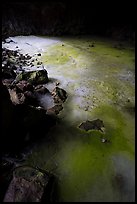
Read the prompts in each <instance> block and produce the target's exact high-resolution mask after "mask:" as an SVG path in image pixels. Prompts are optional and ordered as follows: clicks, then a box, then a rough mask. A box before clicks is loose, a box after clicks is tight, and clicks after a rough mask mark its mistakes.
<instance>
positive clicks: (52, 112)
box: [47, 105, 63, 115]
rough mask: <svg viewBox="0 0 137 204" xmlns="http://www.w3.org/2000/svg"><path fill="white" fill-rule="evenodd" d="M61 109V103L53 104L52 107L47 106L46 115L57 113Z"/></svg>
mask: <svg viewBox="0 0 137 204" xmlns="http://www.w3.org/2000/svg"><path fill="white" fill-rule="evenodd" d="M62 109H63V106H62V105H55V106H54V107H52V108H49V109H48V110H47V114H48V115H58V114H59V112H60V111H61V110H62Z"/></svg>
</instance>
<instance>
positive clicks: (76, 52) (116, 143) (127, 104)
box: [27, 38, 135, 201]
mask: <svg viewBox="0 0 137 204" xmlns="http://www.w3.org/2000/svg"><path fill="white" fill-rule="evenodd" d="M60 41H61V42H59V43H58V44H56V45H52V46H50V47H48V48H47V49H46V50H45V52H44V53H43V54H42V57H41V60H42V61H43V63H44V65H45V67H46V69H47V71H48V73H49V77H51V78H55V79H57V80H58V81H60V86H63V87H62V88H63V89H65V90H66V91H67V93H68V100H67V101H66V102H65V103H64V108H63V110H62V112H61V113H60V114H59V116H58V117H59V124H57V126H56V127H55V128H54V129H52V130H51V131H50V132H49V134H48V137H49V138H50V141H51V142H47V141H46V139H45V142H43V143H42V144H39V145H37V147H36V148H35V149H34V150H33V151H32V154H31V155H30V156H29V157H28V161H27V162H28V163H31V164H34V165H39V166H40V167H41V168H45V169H48V170H52V171H53V172H54V173H55V174H56V175H57V177H58V178H59V186H58V188H59V200H60V201H129V200H133V199H134V198H133V194H132V195H131V192H130V190H129V189H128V188H127V187H123V186H122V187H121V188H122V189H119V188H118V187H117V188H115V186H117V184H116V183H117V182H116V180H118V179H119V177H118V176H117V175H116V173H118V172H119V173H120V174H121V177H120V178H122V179H123V178H124V182H125V184H126V185H125V186H129V187H130V188H131V189H133V191H134V188H133V187H134V186H133V184H132V183H130V179H129V177H128V173H131V172H132V170H133V168H134V165H133V164H134V159H135V155H134V154H135V147H134V143H135V118H134V107H135V82H134V80H135V79H134V78H135V64H134V58H135V56H134V49H131V47H129V46H126V45H123V47H124V49H119V47H117V46H114V45H115V43H116V42H113V41H107V40H103V39H95V38H94V39H92V38H80V39H76V38H74V39H73V38H70V39H69V38H62V39H61V38H60ZM93 42H94V47H92V46H89V45H90V44H92V43H93ZM62 44H63V46H62ZM87 48H88V49H87ZM97 118H99V119H100V120H102V121H103V124H104V127H105V132H103V133H102V132H99V131H98V130H89V131H87V132H86V131H84V130H80V129H79V128H77V127H78V125H79V124H80V123H82V122H83V121H86V120H95V119H97ZM102 138H103V139H106V141H109V142H105V143H103V142H102V141H104V140H102ZM117 158H118V162H119V163H118V162H116V160H117ZM120 162H121V163H122V164H123V163H124V162H125V163H126V164H129V166H130V167H131V170H130V169H129V166H126V165H124V170H123V166H121V165H119V164H120ZM117 171H118V172H117ZM133 178H134V173H133ZM118 182H119V181H118ZM118 189H119V190H118ZM123 192H126V196H125V197H124V193H123ZM130 195H131V196H132V198H131V196H130Z"/></svg>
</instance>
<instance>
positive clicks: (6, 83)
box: [2, 79, 13, 88]
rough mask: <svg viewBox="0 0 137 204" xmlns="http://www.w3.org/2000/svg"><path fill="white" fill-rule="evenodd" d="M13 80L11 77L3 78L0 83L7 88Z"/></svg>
mask: <svg viewBox="0 0 137 204" xmlns="http://www.w3.org/2000/svg"><path fill="white" fill-rule="evenodd" d="M12 82H13V79H3V80H2V83H3V85H5V86H6V87H7V88H9V87H10V86H11V83H12Z"/></svg>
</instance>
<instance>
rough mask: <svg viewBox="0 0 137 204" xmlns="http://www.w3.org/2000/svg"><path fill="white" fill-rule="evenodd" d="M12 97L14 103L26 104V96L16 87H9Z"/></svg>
mask: <svg viewBox="0 0 137 204" xmlns="http://www.w3.org/2000/svg"><path fill="white" fill-rule="evenodd" d="M9 93H10V99H11V101H12V103H13V104H14V105H16V104H24V103H25V100H26V97H25V95H24V94H23V93H17V92H16V89H9Z"/></svg>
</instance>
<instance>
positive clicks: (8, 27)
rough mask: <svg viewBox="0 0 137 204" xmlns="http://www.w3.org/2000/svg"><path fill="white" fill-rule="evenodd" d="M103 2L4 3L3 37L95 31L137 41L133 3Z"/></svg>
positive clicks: (94, 32)
mask: <svg viewBox="0 0 137 204" xmlns="http://www.w3.org/2000/svg"><path fill="white" fill-rule="evenodd" d="M100 2H102V1H100ZM100 2H99V3H98V2H97V4H96V5H95V4H91V3H90V4H88V3H87V2H84V1H79V2H76V1H73V2H64V1H47V2H41V1H39V2H34V3H32V2H22V1H14V2H12V1H11V2H3V4H2V7H3V9H2V37H3V38H5V37H8V36H14V35H30V34H34V35H35V34H36V35H54V36H60V35H80V34H93V35H101V36H107V37H114V38H117V39H123V40H126V39H128V40H130V41H134V40H135V37H134V35H135V28H134V11H133V12H132V8H130V4H129V5H128V7H124V5H125V3H124V4H123V6H122V8H121V7H120V6H119V4H118V3H116V2H115V3H114V4H113V3H112V2H111V3H110V5H109V8H107V7H105V6H103V4H101V3H100ZM132 7H134V5H132ZM127 8H128V10H127ZM130 11H131V13H130Z"/></svg>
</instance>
